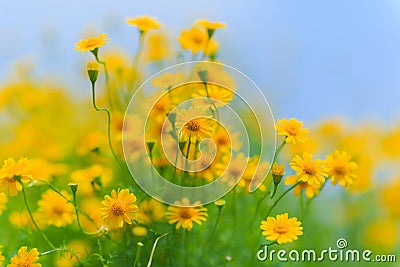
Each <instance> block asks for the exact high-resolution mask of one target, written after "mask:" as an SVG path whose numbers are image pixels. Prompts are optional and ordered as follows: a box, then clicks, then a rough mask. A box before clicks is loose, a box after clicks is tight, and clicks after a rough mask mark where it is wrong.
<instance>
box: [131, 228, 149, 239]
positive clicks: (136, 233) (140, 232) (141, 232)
mask: <svg viewBox="0 0 400 267" xmlns="http://www.w3.org/2000/svg"><path fill="white" fill-rule="evenodd" d="M132 234H133V235H134V236H138V237H143V236H145V235H147V228H146V227H143V226H135V227H133V228H132Z"/></svg>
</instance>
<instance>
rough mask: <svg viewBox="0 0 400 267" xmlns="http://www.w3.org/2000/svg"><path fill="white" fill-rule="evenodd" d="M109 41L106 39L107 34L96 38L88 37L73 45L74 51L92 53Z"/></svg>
mask: <svg viewBox="0 0 400 267" xmlns="http://www.w3.org/2000/svg"><path fill="white" fill-rule="evenodd" d="M110 40H111V39H110V38H107V33H103V34H100V35H98V36H96V37H90V38H88V39H82V40H80V41H79V42H78V43H76V44H75V50H77V51H79V52H80V53H82V54H83V53H86V52H88V51H94V50H95V49H98V48H99V47H102V46H105V45H106V44H108V43H109V41H110Z"/></svg>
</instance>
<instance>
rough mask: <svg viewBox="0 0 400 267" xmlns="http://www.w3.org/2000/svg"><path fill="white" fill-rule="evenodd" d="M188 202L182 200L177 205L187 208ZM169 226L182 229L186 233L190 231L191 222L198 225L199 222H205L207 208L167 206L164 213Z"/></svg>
mask: <svg viewBox="0 0 400 267" xmlns="http://www.w3.org/2000/svg"><path fill="white" fill-rule="evenodd" d="M189 204H190V202H189V200H188V199H187V198H185V199H183V200H182V202H179V201H178V202H177V205H184V206H189ZM165 215H166V216H167V219H168V223H169V224H174V223H176V225H175V228H176V229H179V228H181V227H182V228H183V229H186V230H187V231H190V230H192V228H193V222H195V223H197V224H200V225H201V223H202V222H201V221H206V220H207V217H208V214H207V208H204V207H203V206H194V207H175V206H169V207H168V209H167V212H166V213H165Z"/></svg>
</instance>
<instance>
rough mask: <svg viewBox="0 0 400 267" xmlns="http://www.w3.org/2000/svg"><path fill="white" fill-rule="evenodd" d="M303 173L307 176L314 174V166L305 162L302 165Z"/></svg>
mask: <svg viewBox="0 0 400 267" xmlns="http://www.w3.org/2000/svg"><path fill="white" fill-rule="evenodd" d="M303 171H304V173H306V174H308V175H314V174H315V173H316V170H315V166H314V164H313V163H312V162H305V163H304V165H303Z"/></svg>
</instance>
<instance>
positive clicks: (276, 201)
mask: <svg viewBox="0 0 400 267" xmlns="http://www.w3.org/2000/svg"><path fill="white" fill-rule="evenodd" d="M300 183H302V181H298V182H297V183H295V184H294V185H292V186H291V187H289V188H288V189H287V190H286V191H285V192H283V193H282V195H280V196H279V197H278V199H277V200H275V202H274V204H272V206H271V207H270V208H269V210H268V212H267V216H265V217H268V216H269V215H270V214H271V211H272V210H273V209H274V208H275V207H276V205H278V203H279V201H280V200H281V199H282V198H283V197H284V196H285V195H286V194H287V193H289V192H290V191H291V190H293V189H294V188H295V187H296V186H298V185H299V184H300Z"/></svg>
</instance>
